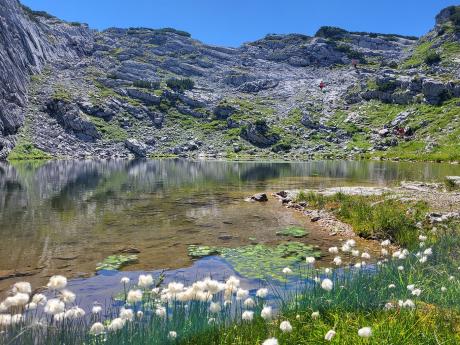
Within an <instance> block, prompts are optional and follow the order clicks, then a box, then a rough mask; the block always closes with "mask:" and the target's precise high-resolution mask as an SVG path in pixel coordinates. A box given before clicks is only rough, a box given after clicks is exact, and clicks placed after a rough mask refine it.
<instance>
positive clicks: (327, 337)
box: [324, 329, 335, 341]
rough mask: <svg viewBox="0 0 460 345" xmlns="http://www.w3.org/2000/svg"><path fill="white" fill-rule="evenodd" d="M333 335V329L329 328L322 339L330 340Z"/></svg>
mask: <svg viewBox="0 0 460 345" xmlns="http://www.w3.org/2000/svg"><path fill="white" fill-rule="evenodd" d="M334 336H335V331H334V330H332V329H331V330H329V331H327V333H326V335H325V336H324V340H326V341H332V338H334Z"/></svg>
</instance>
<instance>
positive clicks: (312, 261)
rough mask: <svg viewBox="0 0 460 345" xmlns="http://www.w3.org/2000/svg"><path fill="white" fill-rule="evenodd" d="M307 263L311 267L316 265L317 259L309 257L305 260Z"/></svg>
mask: <svg viewBox="0 0 460 345" xmlns="http://www.w3.org/2000/svg"><path fill="white" fill-rule="evenodd" d="M305 261H306V263H307V264H309V265H311V264H314V263H315V261H316V259H315V258H314V257H313V256H307V257H306V258H305Z"/></svg>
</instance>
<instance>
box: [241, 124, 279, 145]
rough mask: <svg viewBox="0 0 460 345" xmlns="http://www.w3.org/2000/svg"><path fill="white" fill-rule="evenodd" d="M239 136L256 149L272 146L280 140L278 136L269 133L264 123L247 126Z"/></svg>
mask: <svg viewBox="0 0 460 345" xmlns="http://www.w3.org/2000/svg"><path fill="white" fill-rule="evenodd" d="M241 136H242V137H243V138H244V139H246V140H247V141H249V142H250V143H252V144H254V145H255V146H258V147H268V146H272V145H274V144H276V143H277V142H278V141H279V140H280V137H279V135H278V134H275V133H270V131H269V127H268V125H267V124H266V123H265V122H261V123H256V124H252V123H251V124H248V125H247V126H246V127H245V128H243V129H242V130H241Z"/></svg>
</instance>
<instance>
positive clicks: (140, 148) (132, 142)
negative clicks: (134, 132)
mask: <svg viewBox="0 0 460 345" xmlns="http://www.w3.org/2000/svg"><path fill="white" fill-rule="evenodd" d="M125 146H126V148H127V149H128V150H130V151H131V152H132V153H134V155H135V156H136V157H146V156H147V145H145V144H144V143H141V142H140V141H138V140H137V139H134V138H130V139H126V141H125Z"/></svg>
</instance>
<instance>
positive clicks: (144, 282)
mask: <svg viewBox="0 0 460 345" xmlns="http://www.w3.org/2000/svg"><path fill="white" fill-rule="evenodd" d="M137 285H138V286H139V287H140V288H142V289H147V288H149V287H150V286H152V285H153V277H152V275H151V274H141V275H140V276H139V280H138V282H137Z"/></svg>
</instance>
